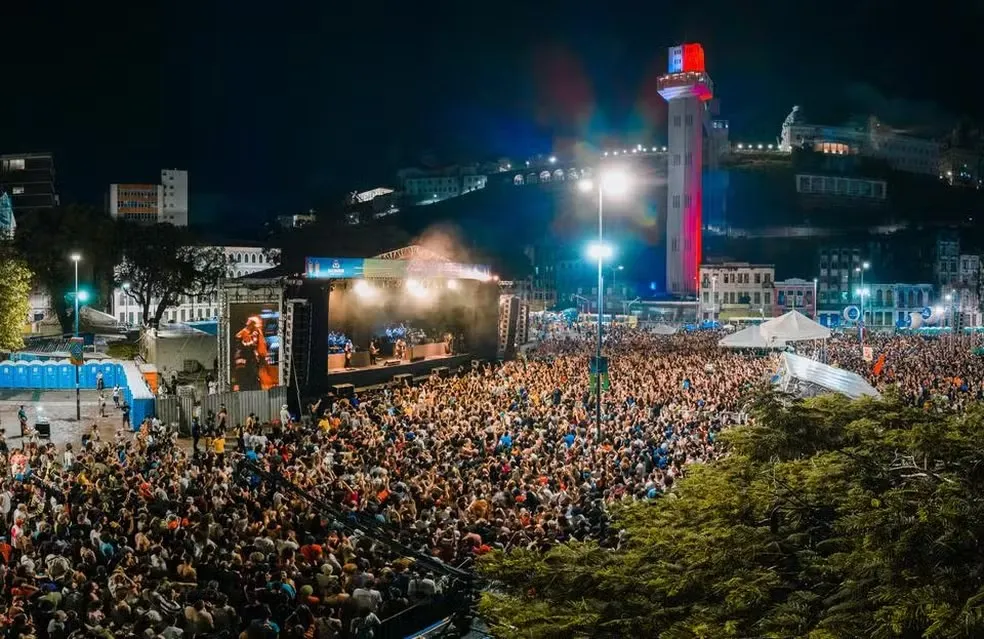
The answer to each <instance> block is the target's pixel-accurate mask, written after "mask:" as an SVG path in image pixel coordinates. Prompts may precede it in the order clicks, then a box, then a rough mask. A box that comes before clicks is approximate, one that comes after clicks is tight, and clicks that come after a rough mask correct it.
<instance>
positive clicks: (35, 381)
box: [28, 360, 44, 388]
mask: <svg viewBox="0 0 984 639" xmlns="http://www.w3.org/2000/svg"><path fill="white" fill-rule="evenodd" d="M28 383H29V384H30V385H31V386H30V387H31V388H44V364H42V363H41V362H39V361H38V360H34V361H32V362H31V363H30V364H28Z"/></svg>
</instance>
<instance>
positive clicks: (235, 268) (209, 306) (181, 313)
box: [111, 246, 279, 326]
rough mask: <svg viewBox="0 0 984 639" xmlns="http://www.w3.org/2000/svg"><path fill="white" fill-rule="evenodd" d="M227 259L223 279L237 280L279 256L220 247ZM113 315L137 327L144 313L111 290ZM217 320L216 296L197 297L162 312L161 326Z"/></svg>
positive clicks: (120, 292) (272, 263)
mask: <svg viewBox="0 0 984 639" xmlns="http://www.w3.org/2000/svg"><path fill="white" fill-rule="evenodd" d="M221 248H222V250H223V252H224V253H225V256H226V262H227V267H226V277H228V278H236V277H243V276H245V275H251V274H253V273H257V272H259V271H264V270H266V269H268V268H273V267H274V266H276V265H277V263H278V262H279V259H278V258H279V255H277V254H276V253H275V252H271V251H269V250H267V249H263V248H260V247H256V246H223V247H221ZM157 303H158V301H157V300H152V301H151V304H150V311H151V312H152V313H153V312H154V311H155V310H156V309H157ZM111 313H112V315H113V316H114V317H115V318H116V319H117V320H119V321H120V322H121V323H123V324H127V325H129V326H140V325H141V324H143V322H144V316H143V309H142V308H140V307H139V305H138V304H137V303H136V302H135V301H133V300H132V299H130V298H129V296H128V295H127V294H126V292H125V291H124V290H123V289H122V288H116V289H114V290H113V303H112V310H111ZM218 316H219V306H218V293H216V292H213V293H211V294H209V295H201V296H196V297H191V296H187V295H185V296H182V298H181V302H180V303H179V304H178V305H177V306H174V307H172V308H168V309H167V310H165V311H164V316H163V317H162V318H161V323H162V324H178V323H182V322H197V321H208V320H214V319H217V318H218Z"/></svg>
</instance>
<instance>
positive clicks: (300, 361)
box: [280, 299, 311, 388]
mask: <svg viewBox="0 0 984 639" xmlns="http://www.w3.org/2000/svg"><path fill="white" fill-rule="evenodd" d="M281 327H282V330H283V336H282V339H281V340H280V343H281V344H282V348H283V352H282V354H281V364H280V367H281V370H282V371H283V380H282V384H284V385H285V386H294V385H295V382H296V385H297V386H299V387H301V388H303V387H305V386H307V383H308V376H309V375H310V372H311V305H310V304H309V303H308V301H307V300H304V299H289V300H286V302H285V303H284V314H283V318H282V319H281Z"/></svg>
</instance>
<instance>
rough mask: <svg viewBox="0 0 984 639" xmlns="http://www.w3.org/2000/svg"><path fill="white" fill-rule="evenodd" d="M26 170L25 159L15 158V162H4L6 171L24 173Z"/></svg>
mask: <svg viewBox="0 0 984 639" xmlns="http://www.w3.org/2000/svg"><path fill="white" fill-rule="evenodd" d="M25 168H26V164H25V162H24V158H15V159H13V160H4V161H3V169H4V170H5V171H23V170H24V169H25Z"/></svg>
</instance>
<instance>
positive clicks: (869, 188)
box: [796, 175, 887, 200]
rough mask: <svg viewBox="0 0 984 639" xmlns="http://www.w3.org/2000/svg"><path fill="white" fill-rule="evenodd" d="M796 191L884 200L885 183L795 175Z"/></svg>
mask: <svg viewBox="0 0 984 639" xmlns="http://www.w3.org/2000/svg"><path fill="white" fill-rule="evenodd" d="M796 191H797V192H798V193H810V194H815V195H837V196H847V197H856V198H865V199H875V200H884V199H885V197H886V191H887V188H886V184H885V182H883V181H880V180H860V179H854V178H840V177H838V178H833V177H828V176H822V175H797V176H796Z"/></svg>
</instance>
